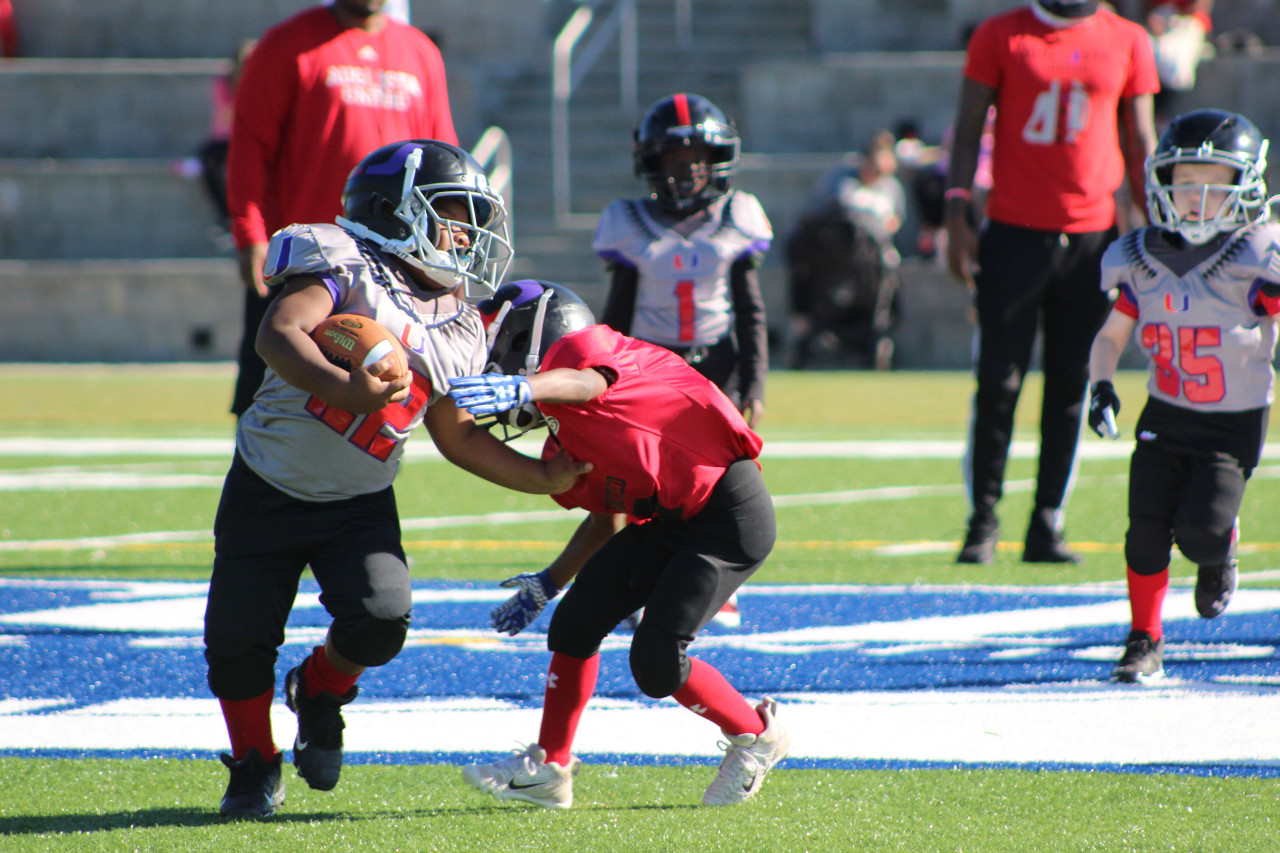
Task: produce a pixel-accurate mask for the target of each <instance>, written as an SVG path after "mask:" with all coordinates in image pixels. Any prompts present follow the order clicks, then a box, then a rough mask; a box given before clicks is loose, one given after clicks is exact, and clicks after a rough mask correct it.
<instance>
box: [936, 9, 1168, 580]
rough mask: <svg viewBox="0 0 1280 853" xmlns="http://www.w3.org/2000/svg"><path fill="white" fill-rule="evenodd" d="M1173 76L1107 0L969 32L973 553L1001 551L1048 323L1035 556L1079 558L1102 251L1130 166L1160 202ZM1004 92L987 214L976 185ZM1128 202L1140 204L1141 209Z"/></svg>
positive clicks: (953, 186)
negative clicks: (1068, 534)
mask: <svg viewBox="0 0 1280 853" xmlns="http://www.w3.org/2000/svg"><path fill="white" fill-rule="evenodd" d="M1159 88H1160V84H1159V82H1158V80H1157V77H1156V69H1155V62H1154V60H1153V58H1152V54H1151V45H1150V42H1149V40H1148V37H1147V34H1146V31H1145V30H1144V29H1143V28H1142V27H1140V26H1138V25H1137V24H1135V23H1133V22H1131V21H1126V20H1124V19H1123V18H1121V17H1120V16H1119V15H1117V14H1115V13H1114V12H1112V11H1110V10H1108V9H1106V8H1101V9H1100V8H1098V3H1097V0H1031V2H1030V4H1029V6H1027V7H1024V8H1021V9H1016V10H1014V11H1011V12H1006V13H1004V14H1000V15H995V16H993V17H991V18H988V19H987V20H985V21H983V22H982V23H981V24H980V25H979V26H978V28H977V29H976V30H975V31H974V34H973V37H972V39H971V40H970V42H969V48H968V53H967V56H966V59H965V66H964V82H963V86H962V89H961V94H960V105H959V109H958V115H957V117H956V131H955V142H954V147H953V149H952V153H951V174H950V176H949V179H948V185H949V188H948V189H947V191H946V204H947V209H946V227H947V235H948V250H947V251H948V258H947V260H948V265H949V267H950V270H951V273H952V275H954V276H955V277H956V278H957V279H959V280H960V281H962V282H964V283H966V284H968V285H969V286H970V287H974V288H975V295H976V299H975V302H976V305H977V311H978V334H979V339H978V346H977V365H976V374H977V391H976V393H975V395H974V403H973V416H972V419H971V425H970V434H969V445H968V452H967V453H966V455H965V459H964V461H963V467H964V474H965V481H966V486H967V487H968V490H969V498H970V504H971V514H970V516H969V522H968V531H967V534H966V537H965V541H964V545H963V547H962V548H961V550H960V553H959V555H958V557H957V561H958V562H961V563H988V562H991V561H992V560H993V559H994V557H995V549H996V542H997V541H998V539H999V523H998V521H997V518H996V513H995V509H996V504H997V503H998V502H999V500H1000V497H1001V494H1002V492H1003V488H1004V472H1005V464H1006V462H1007V460H1008V456H1009V444H1010V441H1011V439H1012V436H1013V421H1014V409H1015V408H1016V406H1017V403H1018V395H1019V393H1020V392H1021V390H1022V381H1023V378H1024V377H1025V376H1026V373H1027V368H1028V365H1029V364H1030V361H1031V353H1032V347H1033V344H1034V343H1035V339H1036V333H1037V331H1041V332H1043V355H1042V359H1043V370H1044V399H1043V401H1042V405H1041V414H1040V466H1039V470H1038V473H1037V480H1036V492H1035V504H1034V508H1033V510H1032V514H1031V521H1030V524H1029V525H1028V528H1027V535H1026V540H1025V547H1024V550H1023V554H1022V559H1023V560H1024V561H1025V562H1054V563H1063V562H1078V561H1079V560H1080V558H1079V556H1078V555H1076V554H1075V553H1073V552H1071V551H1070V550H1068V549H1067V546H1066V544H1065V543H1064V541H1063V538H1062V515H1063V509H1064V507H1065V506H1066V502H1067V497H1068V495H1069V493H1070V489H1071V483H1072V479H1073V474H1074V472H1075V467H1076V449H1077V445H1078V443H1079V438H1080V427H1081V417H1082V413H1083V410H1084V400H1085V395H1086V391H1087V389H1088V380H1089V376H1088V360H1089V346H1090V344H1091V342H1092V341H1093V337H1094V334H1095V333H1096V332H1097V331H1098V328H1099V327H1100V326H1101V324H1102V321H1103V320H1104V319H1105V317H1106V313H1107V310H1108V307H1109V303H1108V300H1107V296H1106V294H1105V293H1103V292H1102V291H1101V290H1100V289H1099V283H1100V282H1099V276H1100V262H1101V258H1102V253H1103V251H1104V250H1105V249H1106V247H1107V245H1108V244H1110V243H1111V241H1112V240H1114V239H1115V238H1116V237H1117V236H1118V233H1119V229H1118V223H1117V205H1116V201H1115V193H1116V191H1117V190H1118V189H1119V188H1120V186H1121V184H1122V183H1123V180H1122V179H1123V177H1124V176H1125V174H1126V172H1127V173H1128V176H1129V187H1130V192H1131V201H1132V203H1133V204H1132V208H1134V209H1137V210H1140V209H1142V208H1143V207H1145V193H1144V190H1143V186H1144V179H1143V162H1144V160H1145V159H1146V157H1147V155H1148V154H1150V153H1151V152H1152V151H1153V150H1154V149H1155V139H1156V133H1155V120H1154V117H1153V112H1152V96H1153V95H1154V93H1155V92H1157V91H1158V90H1159ZM992 107H994V108H995V110H996V113H995V115H996V119H995V150H994V154H993V162H992V187H991V191H990V193H989V194H988V196H987V203H986V211H985V213H986V221H985V222H983V223H982V227H981V231H980V234H978V233H975V231H974V225H975V223H974V222H973V220H972V217H971V214H970V204H969V202H970V189H971V186H972V182H973V175H974V171H975V169H976V166H977V161H978V149H979V144H980V140H981V136H982V126H983V123H984V121H985V119H986V116H987V112H988V110H989V109H990V108H992ZM1126 213H1127V211H1126Z"/></svg>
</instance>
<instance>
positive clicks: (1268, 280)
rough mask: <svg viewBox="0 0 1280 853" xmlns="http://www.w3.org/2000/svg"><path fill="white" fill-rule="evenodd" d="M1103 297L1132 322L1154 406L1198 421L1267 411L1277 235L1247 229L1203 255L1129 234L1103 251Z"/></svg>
mask: <svg viewBox="0 0 1280 853" xmlns="http://www.w3.org/2000/svg"><path fill="white" fill-rule="evenodd" d="M1102 288H1103V290H1110V289H1111V288H1118V289H1119V296H1118V298H1117V301H1116V307H1115V310H1117V311H1122V312H1124V313H1126V314H1128V315H1129V316H1130V317H1133V318H1135V319H1136V321H1137V325H1136V327H1135V328H1134V340H1135V341H1136V342H1137V344H1138V346H1139V347H1141V348H1142V349H1143V351H1145V352H1146V354H1147V359H1148V364H1149V372H1150V378H1149V380H1148V382H1147V389H1148V391H1149V393H1150V395H1151V397H1152V398H1153V399H1157V400H1162V401H1164V402H1166V403H1169V404H1172V405H1175V406H1181V407H1183V408H1188V409H1196V410H1198V411H1204V412H1239V411H1245V410H1249V409H1259V408H1263V407H1266V406H1269V405H1270V404H1271V402H1272V400H1273V398H1274V394H1275V391H1274V388H1275V371H1274V369H1273V368H1272V365H1271V360H1272V357H1273V356H1274V354H1275V348H1276V315H1277V314H1280V225H1277V224H1261V225H1252V226H1247V227H1245V228H1241V229H1239V230H1237V231H1233V232H1231V233H1230V234H1226V235H1223V236H1220V237H1218V238H1216V239H1214V240H1212V241H1210V242H1209V243H1206V244H1205V245H1203V246H1187V245H1185V244H1184V245H1180V246H1175V245H1173V244H1171V243H1170V241H1169V239H1168V237H1167V232H1164V231H1162V230H1161V229H1159V228H1154V227H1148V228H1141V229H1138V230H1136V231H1131V232H1129V233H1128V234H1126V235H1125V236H1124V237H1122V238H1120V239H1119V240H1117V241H1116V242H1114V243H1112V244H1111V246H1110V247H1108V249H1107V251H1106V254H1105V255H1104V256H1103V259H1102Z"/></svg>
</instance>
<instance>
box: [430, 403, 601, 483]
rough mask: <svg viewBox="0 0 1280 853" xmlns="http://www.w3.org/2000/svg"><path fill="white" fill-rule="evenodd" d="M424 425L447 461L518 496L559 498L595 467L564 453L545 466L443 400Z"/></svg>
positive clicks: (547, 462)
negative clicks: (552, 496) (494, 435)
mask: <svg viewBox="0 0 1280 853" xmlns="http://www.w3.org/2000/svg"><path fill="white" fill-rule="evenodd" d="M424 422H425V423H426V426H427V432H428V433H430V435H431V440H432V441H434V442H435V445H436V447H437V448H438V449H439V450H440V453H441V455H442V456H444V458H445V459H448V460H449V461H450V462H452V463H453V464H454V465H457V466H458V467H459V468H462V469H463V470H464V471H470V472H471V473H472V474H475V475H476V476H477V477H480V478H482V479H485V480H488V481H489V482H491V483H497V484H498V485H499V486H503V487H505V488H508V489H514V490H515V491H518V492H526V493H528V494H533V495H558V494H560V493H561V492H563V491H567V490H568V489H569V488H571V487H572V486H573V484H574V482H575V481H576V480H577V479H578V477H579V476H580V475H582V474H585V473H586V472H588V471H590V470H591V467H592V466H591V463H590V462H577V461H574V460H573V459H572V458H570V456H569V455H568V454H567V453H565V452H564V451H563V450H561V451H560V452H559V453H557V454H556V455H555V456H553V457H551V458H550V459H548V460H546V461H545V462H544V461H542V460H539V459H534V458H532V457H530V456H525V455H524V454H523V453H517V452H516V451H514V450H512V449H511V448H510V447H508V446H507V445H505V444H503V443H502V442H501V441H498V439H496V438H494V437H493V436H492V435H490V434H489V431H488V430H486V429H484V428H483V427H480V426H479V425H477V424H476V422H475V419H474V418H473V417H472V416H471V415H469V414H468V413H467V412H466V410H464V409H461V408H458V407H457V406H455V405H454V404H453V401H452V400H449V399H446V398H443V397H442V398H441V399H439V400H437V401H436V402H435V403H433V404H432V405H431V406H429V407H428V408H427V413H426V415H425V416H424Z"/></svg>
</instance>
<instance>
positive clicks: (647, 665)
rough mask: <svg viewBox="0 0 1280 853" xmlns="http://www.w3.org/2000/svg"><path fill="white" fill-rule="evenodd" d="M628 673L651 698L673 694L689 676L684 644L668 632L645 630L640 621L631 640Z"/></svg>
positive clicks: (641, 690) (660, 697) (642, 691)
mask: <svg viewBox="0 0 1280 853" xmlns="http://www.w3.org/2000/svg"><path fill="white" fill-rule="evenodd" d="M631 676H632V677H633V678H634V679H635V680H636V686H637V687H639V688H640V692H641V693H643V694H644V695H646V696H648V697H650V698H653V699H662V698H663V697H666V696H670V695H671V694H672V693H675V692H676V691H677V690H679V689H680V688H681V687H682V686H683V685H684V683H685V681H686V680H687V679H688V678H689V659H688V658H687V657H686V656H685V652H684V644H683V643H681V642H680V641H679V640H678V639H677V638H675V637H672V636H670V635H668V634H663V633H660V632H658V631H657V630H654V629H647V630H646V628H645V624H644V622H641V623H640V627H638V628H637V629H636V634H635V638H634V639H633V640H632V641H631Z"/></svg>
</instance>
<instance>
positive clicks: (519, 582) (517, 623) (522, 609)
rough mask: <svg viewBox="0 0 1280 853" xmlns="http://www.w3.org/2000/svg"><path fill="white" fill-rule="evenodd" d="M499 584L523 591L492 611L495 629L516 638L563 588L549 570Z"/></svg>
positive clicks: (491, 615)
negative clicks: (557, 584) (553, 578)
mask: <svg viewBox="0 0 1280 853" xmlns="http://www.w3.org/2000/svg"><path fill="white" fill-rule="evenodd" d="M499 586H504V587H506V588H507V589H518V590H519V591H518V592H517V593H516V594H515V595H513V596H511V597H510V598H508V599H507V600H506V601H504V602H503V603H502V604H499V605H498V606H497V607H495V608H494V609H493V612H492V613H490V614H489V618H490V619H492V620H493V627H494V630H496V631H498V632H499V633H501V634H509V635H511V636H512V637H514V636H515V635H516V634H519V633H520V632H521V631H523V630H524V629H525V628H527V627H529V623H530V622H532V621H533V620H534V619H536V618H538V614H539V613H541V612H542V608H544V607H546V606H547V602H548V601H550V600H551V599H553V598H555V597H556V596H557V595H559V594H560V587H558V586H556V584H555V581H553V580H551V572H550V570H549V569H543V570H542V571H540V572H536V573H535V572H525V573H524V574H519V575H516V576H515V577H513V578H507V579H506V580H504V581H503V582H502V583H501V584H499Z"/></svg>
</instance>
